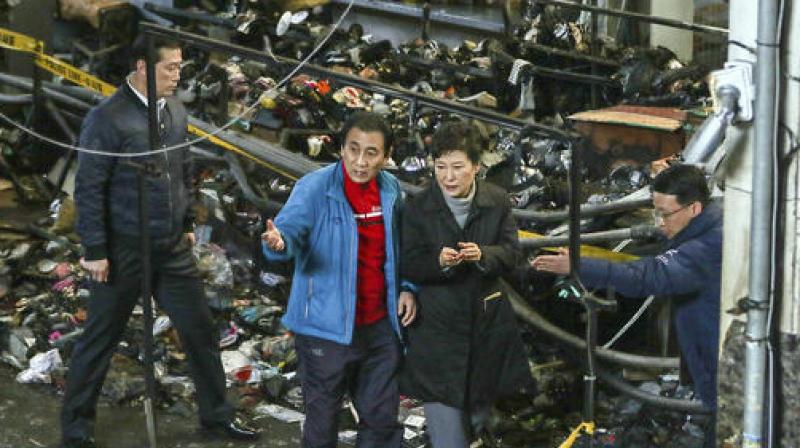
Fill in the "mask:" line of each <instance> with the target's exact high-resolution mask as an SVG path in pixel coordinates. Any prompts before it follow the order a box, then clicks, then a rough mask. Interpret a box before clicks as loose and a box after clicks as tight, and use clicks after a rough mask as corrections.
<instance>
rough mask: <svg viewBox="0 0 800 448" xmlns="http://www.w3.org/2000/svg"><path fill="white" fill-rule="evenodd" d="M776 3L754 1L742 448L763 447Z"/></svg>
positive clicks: (769, 293)
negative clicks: (754, 48) (754, 90)
mask: <svg viewBox="0 0 800 448" xmlns="http://www.w3.org/2000/svg"><path fill="white" fill-rule="evenodd" d="M777 29H778V2H777V1H776V0H761V1H759V2H758V37H757V39H756V44H757V48H756V58H757V64H756V75H755V81H756V98H755V103H756V104H755V123H754V126H753V128H754V143H753V178H752V179H753V183H752V184H753V202H752V207H751V209H750V222H751V229H750V257H749V258H750V264H749V272H748V279H749V280H748V281H749V284H748V289H749V294H750V297H749V300H748V303H749V306H748V310H747V329H746V332H745V336H746V337H745V341H746V342H745V377H744V424H743V431H742V439H743V440H742V442H743V444H742V446H743V447H745V448H755V447H761V446H762V444H763V442H764V439H765V438H764V432H765V431H764V409H765V406H764V404H765V400H764V399H765V393H764V389H765V385H766V381H765V376H766V355H767V345H766V344H767V337H768V335H767V324H768V323H767V314H768V311H769V307H770V295H771V293H772V292H771V291H770V279H771V272H772V219H773V216H772V215H773V211H772V199H773V191H772V189H773V186H772V185H773V178H772V176H773V173H772V169H773V164H774V163H775V157H776V156H775V129H776V126H775V119H776V117H775V101H776V96H777V91H776V84H775V70H776V67H777V56H778V48H777V39H778V36H777Z"/></svg>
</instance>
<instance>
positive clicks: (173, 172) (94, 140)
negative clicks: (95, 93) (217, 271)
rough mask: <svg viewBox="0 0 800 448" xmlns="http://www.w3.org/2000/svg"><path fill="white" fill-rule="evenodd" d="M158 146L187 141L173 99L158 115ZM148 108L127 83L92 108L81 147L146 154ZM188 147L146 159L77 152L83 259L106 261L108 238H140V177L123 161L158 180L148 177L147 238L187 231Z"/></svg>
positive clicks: (178, 107)
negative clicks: (153, 171) (146, 167)
mask: <svg viewBox="0 0 800 448" xmlns="http://www.w3.org/2000/svg"><path fill="white" fill-rule="evenodd" d="M160 116H161V120H160V125H161V143H162V147H164V146H173V145H176V144H178V143H183V142H185V141H186V110H185V109H184V108H183V105H182V104H181V103H180V101H178V100H177V99H176V98H174V97H170V98H167V101H166V106H165V107H164V109H163V110H162V112H161V113H160ZM149 135H150V134H149V130H148V120H147V107H145V105H144V103H142V101H141V100H140V99H139V98H138V97H137V96H136V94H135V93H134V92H133V90H131V87H130V86H129V85H128V83H127V82H126V83H123V85H122V86H121V87H120V88H119V90H117V91H116V92H115V93H114V94H113V95H112V96H110V97H108V98H106V99H105V100H104V101H103V102H101V103H100V104H98V105H97V106H96V107H94V108H93V109H92V110H91V111H89V114H88V115H86V118H85V119H84V120H83V127H82V129H81V135H80V146H82V147H84V148H89V149H94V150H98V151H105V152H113V153H131V152H143V151H148V150H150V143H149V139H148V137H149ZM188 153H189V150H188V148H183V149H179V150H175V151H170V152H167V153H160V154H154V155H150V156H144V157H134V158H118V157H108V156H104V155H98V154H90V153H86V152H81V153H80V154H79V155H78V172H77V174H76V176H75V204H76V206H77V209H78V224H77V231H78V235H80V237H81V243H82V244H83V246H84V248H85V249H86V259H87V260H99V259H103V258H107V251H108V242H109V241H110V240H111V236H112V235H113V236H114V237H128V238H129V239H134V240H135V238H138V235H139V189H138V188H137V179H138V176H139V172H138V171H137V169H136V168H135V167H133V166H130V165H129V164H127V163H126V162H128V161H132V162H135V163H139V164H142V163H148V164H152V165H153V166H155V167H156V168H157V169H158V170H159V171H160V172H161V173H162V175H161V176H158V177H153V176H147V177H146V185H147V188H148V191H149V196H148V199H149V204H148V218H149V219H148V221H149V227H150V236H151V237H152V238H153V239H154V240H156V241H158V240H162V241H166V240H175V239H176V237H178V236H180V235H181V234H182V233H183V232H184V231H186V230H187V229H188V227H187V225H188V223H189V218H188V210H189V205H190V185H191V167H190V166H191V165H190V164H191V159H190V158H189V154H188Z"/></svg>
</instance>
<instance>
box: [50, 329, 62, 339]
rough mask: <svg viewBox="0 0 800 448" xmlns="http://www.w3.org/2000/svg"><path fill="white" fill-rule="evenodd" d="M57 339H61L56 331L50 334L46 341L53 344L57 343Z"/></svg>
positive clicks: (59, 333)
mask: <svg viewBox="0 0 800 448" xmlns="http://www.w3.org/2000/svg"><path fill="white" fill-rule="evenodd" d="M59 339H61V332H60V331H58V330H56V331H54V332H52V333H50V335H49V336H47V340H48V341H50V342H55V341H57V340H59Z"/></svg>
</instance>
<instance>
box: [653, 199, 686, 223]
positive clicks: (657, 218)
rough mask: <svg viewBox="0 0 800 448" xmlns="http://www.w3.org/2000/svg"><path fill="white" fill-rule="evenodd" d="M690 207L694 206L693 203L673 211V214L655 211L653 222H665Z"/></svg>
mask: <svg viewBox="0 0 800 448" xmlns="http://www.w3.org/2000/svg"><path fill="white" fill-rule="evenodd" d="M690 205H692V202H690V203H688V204H686V205H684V206H683V207H681V208H679V209H677V210H673V211H671V212H662V211H661V210H658V209H653V221H655V222H661V221H664V220H665V219H667V218H669V217H670V216H672V215H674V214H675V213H678V212H679V211H681V210H683V209H685V208H687V207H689V206H690Z"/></svg>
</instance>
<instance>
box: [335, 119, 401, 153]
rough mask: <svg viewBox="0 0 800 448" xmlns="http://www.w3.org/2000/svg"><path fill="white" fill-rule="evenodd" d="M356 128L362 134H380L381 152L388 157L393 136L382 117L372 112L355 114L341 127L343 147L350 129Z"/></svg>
mask: <svg viewBox="0 0 800 448" xmlns="http://www.w3.org/2000/svg"><path fill="white" fill-rule="evenodd" d="M353 128H357V129H360V130H361V131H363V132H380V133H381V135H383V151H384V155H385V156H388V155H389V154H390V153H391V150H392V141H393V138H394V136H393V134H392V128H391V127H390V126H389V124H388V123H387V122H386V120H384V119H383V117H382V116H380V115H378V114H376V113H374V112H363V111H362V112H356V113H354V114H353V115H351V116H350V118H348V119H347V121H345V122H344V124H343V125H342V132H341V137H340V138H341V143H342V146H344V144H345V141H346V140H347V133H348V132H350V129H353Z"/></svg>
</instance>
